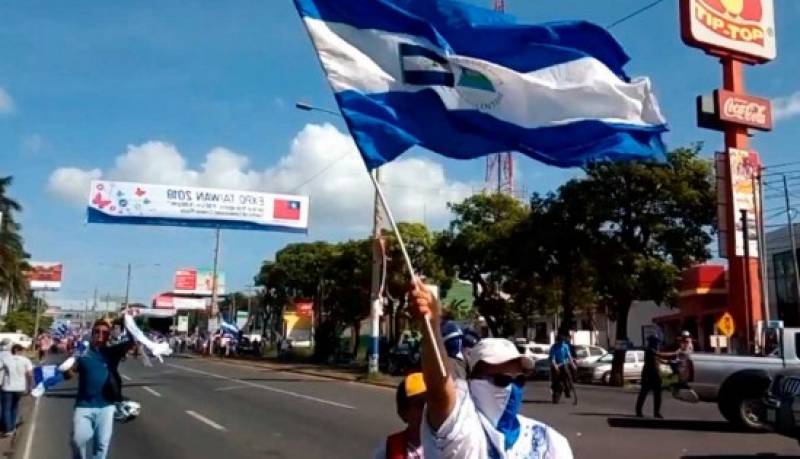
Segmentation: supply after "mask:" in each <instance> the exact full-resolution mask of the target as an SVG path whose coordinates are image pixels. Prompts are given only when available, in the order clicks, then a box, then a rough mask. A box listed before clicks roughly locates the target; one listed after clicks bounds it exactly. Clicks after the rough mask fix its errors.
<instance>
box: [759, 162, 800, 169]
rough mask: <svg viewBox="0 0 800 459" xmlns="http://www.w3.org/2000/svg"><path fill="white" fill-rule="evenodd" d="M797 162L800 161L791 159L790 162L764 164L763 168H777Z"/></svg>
mask: <svg viewBox="0 0 800 459" xmlns="http://www.w3.org/2000/svg"><path fill="white" fill-rule="evenodd" d="M796 164H800V161H789V162H788V163H780V164H770V165H768V166H764V167H763V168H762V170H767V169H775V168H780V167H786V166H794V165H796Z"/></svg>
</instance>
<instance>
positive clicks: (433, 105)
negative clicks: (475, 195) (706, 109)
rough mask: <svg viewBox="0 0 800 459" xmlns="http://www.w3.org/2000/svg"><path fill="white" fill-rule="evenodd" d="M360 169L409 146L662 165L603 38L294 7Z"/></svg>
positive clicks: (475, 10)
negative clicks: (653, 161)
mask: <svg viewBox="0 0 800 459" xmlns="http://www.w3.org/2000/svg"><path fill="white" fill-rule="evenodd" d="M295 4H296V6H297V9H298V11H299V12H300V15H301V16H302V19H303V21H304V23H305V26H306V28H307V30H308V33H309V35H310V37H311V40H312V41H313V43H314V46H315V47H316V49H317V52H318V53H319V58H320V61H321V62H322V66H323V67H324V69H325V72H326V74H327V76H328V80H329V81H330V84H331V86H332V88H333V91H334V93H335V95H336V99H337V101H338V103H339V106H340V108H341V111H342V114H343V115H344V117H345V120H346V121H347V124H348V127H349V128H350V132H351V133H352V135H353V137H354V138H355V140H356V143H357V144H358V147H359V149H360V150H361V154H362V155H363V157H364V161H365V162H366V164H367V167H368V168H369V169H372V168H375V167H378V166H380V165H381V164H384V163H387V162H389V161H392V160H393V159H395V158H396V157H397V156H399V155H400V154H402V153H403V152H404V151H406V150H408V149H409V148H410V147H412V146H414V145H419V146H422V147H425V148H428V149H430V150H432V151H434V152H437V153H439V154H442V155H446V156H449V157H453V158H460V159H470V158H475V157H478V156H482V155H486V154H490V153H496V152H502V151H519V152H521V153H523V154H525V155H527V156H530V157H531V158H534V159H537V160H540V161H543V162H545V163H547V164H552V165H555V166H560V167H572V166H581V165H584V164H585V163H587V162H589V161H595V160H620V159H648V158H653V157H658V156H661V155H663V153H664V150H665V148H664V145H663V143H662V142H661V133H662V132H664V131H665V130H666V126H665V120H664V117H663V116H662V115H661V112H660V110H659V107H658V103H657V101H656V98H655V96H654V94H653V91H652V88H651V86H650V81H649V80H648V79H647V78H640V79H634V80H631V79H630V78H628V76H627V75H626V74H625V72H624V70H623V65H624V64H625V63H626V62H627V61H628V56H627V55H626V54H625V52H624V50H623V49H622V47H620V45H619V44H618V43H617V42H616V41H615V40H614V38H613V37H612V36H611V35H610V34H609V33H608V31H606V30H605V29H603V28H602V27H599V26H597V25H594V24H590V23H588V22H582V21H564V22H553V23H546V24H541V25H527V24H518V23H516V21H515V20H514V19H513V18H512V17H511V16H508V15H505V14H503V13H498V12H495V11H491V10H488V9H485V8H479V7H475V6H471V5H467V4H465V3H462V2H459V1H454V0H424V1H423V0H295Z"/></svg>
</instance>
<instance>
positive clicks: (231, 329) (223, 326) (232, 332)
mask: <svg viewBox="0 0 800 459" xmlns="http://www.w3.org/2000/svg"><path fill="white" fill-rule="evenodd" d="M219 329H220V332H222V334H223V335H229V336H233V337H234V338H238V337H239V328H237V327H236V325H234V324H232V323H230V322H226V321H225V319H224V318H223V317H222V316H220V318H219Z"/></svg>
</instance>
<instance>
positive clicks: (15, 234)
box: [0, 176, 29, 303]
mask: <svg viewBox="0 0 800 459" xmlns="http://www.w3.org/2000/svg"><path fill="white" fill-rule="evenodd" d="M13 181H14V180H13V177H11V176H8V177H0V212H2V215H3V216H2V218H3V220H2V224H0V298H8V299H10V300H11V302H12V303H16V302H18V301H19V300H20V299H24V298H26V297H27V295H28V285H27V280H26V279H25V271H26V270H27V269H28V268H29V266H28V263H27V259H28V256H29V255H28V254H27V253H26V252H25V249H24V245H23V240H22V236H21V235H20V225H19V224H18V223H17V222H16V221H15V219H14V214H15V213H17V212H21V211H22V206H21V205H20V204H19V203H18V202H17V201H15V200H13V199H11V198H10V197H9V195H8V189H9V188H10V187H11V184H12V183H13Z"/></svg>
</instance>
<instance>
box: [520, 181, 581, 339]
mask: <svg viewBox="0 0 800 459" xmlns="http://www.w3.org/2000/svg"><path fill="white" fill-rule="evenodd" d="M573 193H574V191H573V190H572V189H571V188H570V187H568V186H564V187H562V188H561V189H560V190H559V194H558V195H556V194H550V195H547V196H544V197H542V196H539V195H533V196H532V198H531V201H530V202H531V205H530V212H529V213H528V216H527V218H526V219H525V220H524V221H522V222H521V223H520V224H519V225H518V226H517V228H516V230H515V233H514V235H513V236H512V240H511V244H512V245H513V247H514V248H515V253H516V254H517V256H515V257H513V258H511V260H510V263H511V266H512V268H513V271H514V275H513V276H511V278H510V280H509V282H508V283H507V286H506V287H505V288H506V290H507V291H509V292H511V293H513V294H514V305H515V306H514V310H515V311H516V313H517V315H518V316H519V317H520V320H522V321H523V324H525V325H527V324H528V322H529V320H530V318H531V316H532V315H533V314H534V313H535V312H540V313H546V314H552V313H555V312H561V315H562V320H561V322H560V323H561V325H560V327H559V330H558V331H559V333H562V334H567V333H568V332H569V330H570V329H572V328H573V327H574V324H575V309H576V308H577V307H580V306H586V305H588V304H592V303H594V302H595V300H596V298H595V294H594V289H593V285H592V280H593V276H594V273H593V269H592V264H591V260H590V259H589V258H588V256H589V252H590V251H591V247H592V238H591V235H592V233H591V230H590V228H591V227H592V225H591V222H590V221H588V220H587V209H586V202H585V201H584V200H581V199H575V197H574V196H573Z"/></svg>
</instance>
